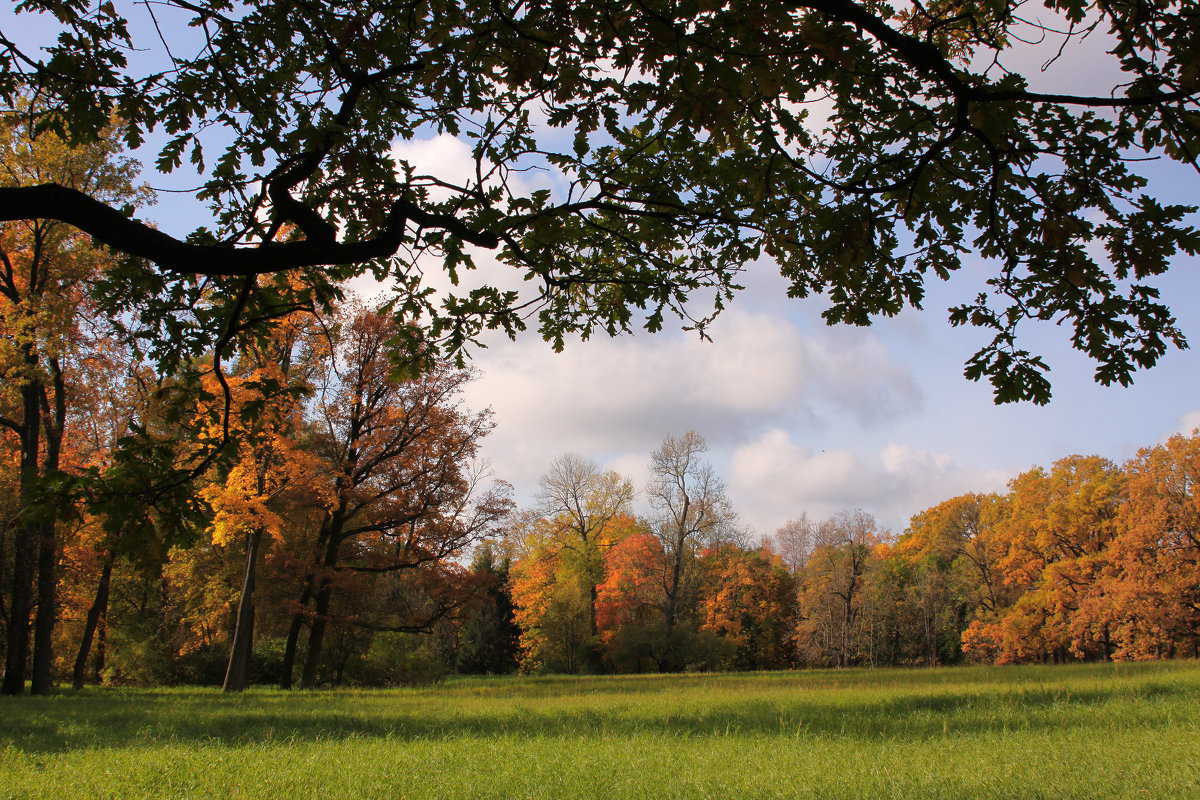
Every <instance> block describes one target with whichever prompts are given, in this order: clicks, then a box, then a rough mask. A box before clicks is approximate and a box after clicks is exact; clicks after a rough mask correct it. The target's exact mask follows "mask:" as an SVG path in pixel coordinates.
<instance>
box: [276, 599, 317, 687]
mask: <svg viewBox="0 0 1200 800" xmlns="http://www.w3.org/2000/svg"><path fill="white" fill-rule="evenodd" d="M311 599H312V576H309V579H308V582H307V583H305V585H304V593H303V594H301V595H300V610H298V611H297V612H296V613H295V614H292V624H291V626H290V627H289V628H288V636H287V645H286V646H285V647H284V648H283V665H282V666H281V667H280V669H279V688H280V689H290V688H292V674H293V673H294V672H295V671H296V650H297V649H298V647H299V645H300V630H301V628H303V627H304V609H305V608H307V607H308V602H309V600H311Z"/></svg>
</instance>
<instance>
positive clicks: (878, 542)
mask: <svg viewBox="0 0 1200 800" xmlns="http://www.w3.org/2000/svg"><path fill="white" fill-rule="evenodd" d="M702 450H703V440H702V439H701V438H700V437H699V436H697V435H696V434H694V433H689V434H687V435H686V436H684V437H681V438H675V437H667V439H666V440H664V443H663V446H662V449H660V450H659V451H656V452H655V453H654V455H653V458H652V464H653V466H652V474H653V476H654V477H653V478H652V480H651V483H650V485H649V486H648V487H647V492H648V495H649V499H650V504H651V506H652V508H653V509H654V512H653V513H652V514H651V515H650V516H649V517H646V518H640V519H639V518H635V517H633V516H632V515H631V514H630V513H629V510H628V508H629V507H628V502H629V498H630V494H631V487H630V486H629V484H628V483H627V482H625V481H623V479H621V478H620V477H619V476H616V475H615V474H613V473H603V472H599V471H598V470H597V469H596V468H595V467H594V466H593V465H589V464H586V462H582V461H580V460H578V459H577V458H574V457H565V458H563V459H560V460H558V461H556V462H555V463H554V464H553V465H552V467H551V469H550V470H549V471H548V472H547V474H546V476H545V477H544V478H543V479H542V498H543V504H542V505H541V506H540V507H539V508H538V509H537V511H536V512H527V513H526V516H525V517H524V518H522V519H521V520H520V522H519V524H518V525H516V526H515V527H513V528H512V529H510V531H509V534H508V536H509V538H508V539H507V540H506V542H505V543H504V546H505V547H507V548H508V550H507V552H509V553H510V554H511V555H510V558H511V559H512V567H511V570H510V581H509V586H510V592H511V597H512V601H513V604H514V606H515V612H514V619H515V622H516V623H517V626H518V628H519V630H520V633H519V636H520V643H521V650H520V653H519V658H520V665H521V667H522V668H524V669H527V670H554V671H568V672H572V671H581V670H587V669H599V670H615V671H660V670H679V669H777V668H789V667H848V666H856V665H865V666H886V665H928V666H936V665H942V664H958V663H967V662H970V663H994V664H1010V663H1019V662H1054V663H1061V662H1065V661H1075V660H1132V659H1148V658H1171V657H1177V656H1187V657H1195V656H1197V655H1198V653H1200V605H1198V601H1200V504H1198V502H1197V499H1196V493H1195V480H1196V477H1197V476H1198V475H1200V434H1193V435H1191V436H1182V435H1178V436H1174V437H1172V438H1171V439H1169V440H1168V441H1167V442H1165V443H1162V444H1159V445H1155V446H1153V447H1148V448H1145V449H1143V450H1141V451H1140V452H1139V453H1138V454H1137V455H1136V456H1135V457H1134V458H1133V459H1131V460H1130V461H1129V462H1127V463H1126V464H1124V465H1117V464H1114V463H1113V462H1111V461H1109V460H1107V459H1104V458H1100V457H1098V456H1086V457H1085V456H1070V457H1067V458H1064V459H1061V460H1059V461H1057V462H1055V464H1054V465H1053V466H1052V467H1051V468H1050V469H1043V468H1041V467H1037V468H1034V469H1031V470H1029V471H1028V472H1025V473H1023V474H1021V475H1019V476H1017V477H1016V478H1014V479H1013V480H1012V481H1011V482H1010V483H1009V486H1008V491H1007V492H1005V493H993V494H966V495H962V496H960V497H955V498H951V499H949V500H946V501H944V502H942V503H940V504H938V505H936V506H934V507H932V508H929V509H926V510H924V511H922V512H921V513H919V514H917V515H915V516H914V517H913V518H912V519H911V520H910V522H909V524H908V526H907V527H906V528H905V529H904V531H903V532H901V533H900V534H899V535H893V534H891V533H890V532H888V531H886V530H882V529H881V528H880V526H879V525H878V524H877V522H876V520H875V519H874V517H872V516H871V515H870V514H868V513H866V512H864V511H862V510H861V509H856V510H853V511H844V512H839V513H837V514H835V515H833V516H832V517H830V518H828V519H823V520H816V519H810V518H809V517H808V516H807V515H805V514H801V515H800V516H799V517H797V518H796V519H793V520H790V521H789V522H788V523H787V524H786V525H784V526H782V527H781V528H780V529H779V530H777V531H776V532H775V533H774V534H773V535H771V536H768V537H764V538H763V539H762V541H760V542H758V543H751V542H748V541H747V539H748V538H750V537H748V536H747V535H745V534H742V533H739V531H738V528H737V526H736V518H735V517H733V516H732V514H731V510H730V508H729V506H728V501H727V500H726V499H725V497H724V494H723V491H722V490H721V488H720V483H719V481H716V480H715V479H714V476H713V474H712V471H711V469H710V468H709V467H707V466H704V465H703V464H701V463H700V462H697V461H696V460H695V459H696V456H697V455H698V454H699V453H700V452H702ZM682 454H686V456H684V457H683V459H682V460H681V455H682ZM685 462H686V463H688V465H689V467H688V468H687V469H679V468H678V467H679V465H680V464H681V463H685ZM568 478H569V480H568ZM568 486H569V487H570V490H571V491H570V492H566V491H563V489H564V488H566V487H568ZM564 497H571V498H572V500H571V502H569V503H564V502H562V498H564Z"/></svg>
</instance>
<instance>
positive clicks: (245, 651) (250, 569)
mask: <svg viewBox="0 0 1200 800" xmlns="http://www.w3.org/2000/svg"><path fill="white" fill-rule="evenodd" d="M261 542H262V529H261V528H256V529H255V530H254V531H252V532H251V533H249V534H247V535H246V571H245V574H244V575H243V577H242V597H241V600H240V601H239V602H238V615H237V625H236V626H235V627H234V631H233V647H231V648H230V651H229V666H228V668H227V669H226V670H225V683H224V685H222V687H221V688H222V690H224V691H226V692H240V691H242V690H243V689H245V688H246V687H247V686H249V685H250V655H251V653H252V652H253V650H254V584H255V572H256V570H255V566H256V563H257V561H258V550H259V545H260V544H261Z"/></svg>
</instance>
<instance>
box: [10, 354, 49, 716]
mask: <svg viewBox="0 0 1200 800" xmlns="http://www.w3.org/2000/svg"><path fill="white" fill-rule="evenodd" d="M26 361H27V362H30V364H31V366H33V365H36V364H37V360H36V359H32V361H31V357H30V356H29V355H28V354H27V355H26ZM41 394H42V386H41V383H40V382H38V381H31V382H30V383H27V384H26V385H25V386H23V387H21V401H22V406H23V408H22V412H23V413H24V417H23V419H22V420H21V489H20V495H21V511H22V513H23V514H24V515H25V518H24V519H22V520H21V524H20V526H19V527H18V528H17V532H16V536H15V537H14V538H13V582H12V597H11V599H10V610H9V625H8V643H7V650H6V652H5V661H4V683H3V685H2V686H0V691H2V692H3V693H4V694H10V695H16V694H21V693H23V692H24V691H25V668H26V665H27V664H28V660H27V659H28V657H29V614H30V612H31V611H32V610H33V577H34V572H35V568H36V567H35V562H36V559H37V545H38V536H39V534H40V533H41V526H40V524H39V523H38V521H37V519H36V513H35V509H34V503H35V497H34V494H35V492H34V487H35V484H36V483H37V479H38V472H39V470H38V455H39V453H38V450H39V444H40V441H41V428H42V426H41V419H42V416H41V405H40V400H41Z"/></svg>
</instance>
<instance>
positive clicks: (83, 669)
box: [71, 554, 113, 689]
mask: <svg viewBox="0 0 1200 800" xmlns="http://www.w3.org/2000/svg"><path fill="white" fill-rule="evenodd" d="M112 568H113V556H112V555H111V554H109V555H107V556H105V559H104V566H103V568H102V569H101V570H100V585H99V586H97V587H96V599H95V600H94V601H93V602H92V607H91V608H89V609H88V613H87V620H86V621H85V622H84V624H83V639H82V640H81V641H80V642H79V654H78V655H77V656H75V670H74V672H73V673H72V676H71V678H72V679H71V685H72V686H74V687H75V688H76V689H82V688H83V685H84V684H85V683H87V661H88V655H89V652H90V651H91V649H92V639H93V638H95V636H96V629H97V628H98V627H99V626H100V620H101V619H102V618H103V617H104V616H106V615H107V613H108V586H109V583H110V582H111V581H112ZM99 652H100V651H99V649H97V653H99Z"/></svg>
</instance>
